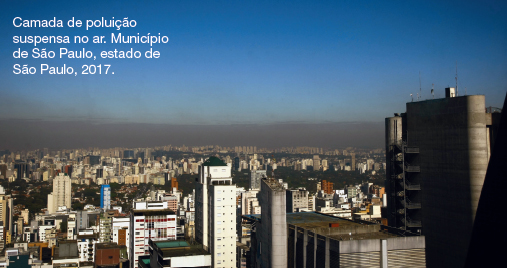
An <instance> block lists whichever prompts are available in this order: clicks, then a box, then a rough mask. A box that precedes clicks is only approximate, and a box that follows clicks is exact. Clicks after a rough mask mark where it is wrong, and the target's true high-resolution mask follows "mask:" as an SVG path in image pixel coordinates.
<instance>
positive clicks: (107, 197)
mask: <svg viewBox="0 0 507 268" xmlns="http://www.w3.org/2000/svg"><path fill="white" fill-rule="evenodd" d="M100 208H102V209H104V210H108V209H111V187H110V186H109V184H106V185H102V186H101V187H100ZM101 243H103V242H101Z"/></svg>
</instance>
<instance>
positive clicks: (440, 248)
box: [385, 88, 499, 267]
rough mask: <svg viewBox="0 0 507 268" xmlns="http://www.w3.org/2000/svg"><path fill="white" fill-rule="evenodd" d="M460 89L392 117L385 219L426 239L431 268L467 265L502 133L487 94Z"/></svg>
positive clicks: (388, 131) (388, 132)
mask: <svg viewBox="0 0 507 268" xmlns="http://www.w3.org/2000/svg"><path fill="white" fill-rule="evenodd" d="M453 90H454V89H453V88H447V89H446V92H447V93H446V96H447V97H446V98H443V99H432V100H426V101H420V102H410V103H407V105H406V108H407V111H406V113H404V114H401V115H398V114H395V117H391V118H386V152H387V154H386V163H387V166H386V179H387V182H386V193H387V197H388V207H387V211H386V214H387V215H385V217H386V218H388V224H389V225H390V226H393V227H396V228H400V229H405V230H411V231H414V232H420V233H421V234H424V235H425V236H426V250H427V254H426V256H427V264H428V266H429V267H463V266H464V264H465V263H464V262H465V260H466V256H467V250H468V245H469V242H470V237H471V232H472V227H473V224H474V219H475V214H476V211H477V206H478V201H479V197H480V194H481V189H482V186H483V182H484V177H485V174H486V169H487V166H488V161H489V155H490V152H491V147H492V144H493V140H494V137H496V131H495V129H496V126H495V124H494V122H495V121H497V120H495V118H494V117H495V116H496V115H494V114H490V113H486V112H485V111H486V109H485V97H484V96H483V95H475V96H461V97H455V95H454V94H452V92H453ZM498 115H499V114H498Z"/></svg>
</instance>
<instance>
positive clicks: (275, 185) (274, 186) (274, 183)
mask: <svg viewBox="0 0 507 268" xmlns="http://www.w3.org/2000/svg"><path fill="white" fill-rule="evenodd" d="M262 181H263V182H264V183H266V185H267V186H269V188H271V190H273V191H285V189H284V188H283V185H282V184H281V183H280V182H279V181H278V180H275V179H270V178H263V179H262Z"/></svg>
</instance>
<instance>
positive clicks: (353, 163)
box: [350, 153, 356, 171]
mask: <svg viewBox="0 0 507 268" xmlns="http://www.w3.org/2000/svg"><path fill="white" fill-rule="evenodd" d="M350 156H351V157H352V161H351V163H350V165H351V167H350V170H352V171H354V170H356V154H355V153H351V154H350Z"/></svg>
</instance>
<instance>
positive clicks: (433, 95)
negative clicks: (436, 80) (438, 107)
mask: <svg viewBox="0 0 507 268" xmlns="http://www.w3.org/2000/svg"><path fill="white" fill-rule="evenodd" d="M434 87H435V84H431V96H432V97H431V98H432V99H434V98H435V94H434V93H433V88H434Z"/></svg>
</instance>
